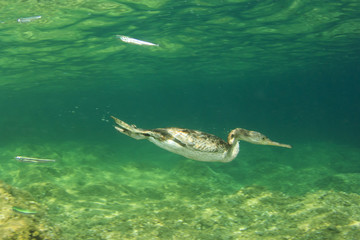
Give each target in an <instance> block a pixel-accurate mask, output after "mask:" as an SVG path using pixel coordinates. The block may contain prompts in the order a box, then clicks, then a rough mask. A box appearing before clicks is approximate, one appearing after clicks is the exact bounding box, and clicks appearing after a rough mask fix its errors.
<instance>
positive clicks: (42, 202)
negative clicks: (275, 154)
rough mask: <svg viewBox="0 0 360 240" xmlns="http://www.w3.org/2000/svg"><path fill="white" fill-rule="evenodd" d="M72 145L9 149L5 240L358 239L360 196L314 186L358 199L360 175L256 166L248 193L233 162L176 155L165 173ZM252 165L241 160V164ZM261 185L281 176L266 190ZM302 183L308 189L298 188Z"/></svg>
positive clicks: (5, 153) (155, 164)
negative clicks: (22, 158)
mask: <svg viewBox="0 0 360 240" xmlns="http://www.w3.org/2000/svg"><path fill="white" fill-rule="evenodd" d="M69 146H74V145H73V144H64V145H60V144H58V145H56V146H55V145H44V144H42V145H41V146H32V147H29V146H28V147H29V148H24V149H19V148H13V149H11V147H8V148H7V149H2V156H1V157H2V159H8V160H7V161H6V163H5V164H4V165H3V168H2V170H1V171H2V172H1V176H2V178H3V179H4V180H5V181H6V182H8V183H11V184H12V185H13V187H11V186H9V185H7V184H4V183H3V184H2V185H1V186H2V187H1V190H2V194H1V196H0V198H1V199H0V203H1V206H0V207H1V209H3V213H2V214H3V218H2V220H1V221H4V222H5V221H6V225H3V224H0V225H1V226H2V230H3V231H5V232H6V234H7V235H4V236H6V238H4V239H259V238H261V239H357V238H360V207H359V206H360V196H359V194H357V193H355V192H353V193H351V191H350V192H347V193H346V192H339V191H332V190H321V189H320V188H318V189H317V190H316V189H313V188H311V187H312V186H314V185H315V184H319V183H321V182H323V184H322V185H321V184H320V187H324V189H329V187H331V186H332V187H334V186H335V189H336V188H337V189H338V190H340V189H341V188H342V187H344V186H353V188H347V189H349V190H356V192H357V191H359V189H356V186H357V184H356V182H351V181H355V180H356V178H358V175H357V174H349V175H347V174H338V173H336V174H334V173H333V171H332V170H329V169H328V170H326V169H323V170H322V173H320V176H319V178H313V179H312V180H310V179H311V178H310V176H311V175H312V176H314V171H316V170H315V169H313V171H311V168H306V170H302V171H298V172H296V171H294V170H292V171H291V167H290V166H285V165H282V164H279V165H275V164H273V165H267V166H264V168H262V169H261V168H260V167H259V165H255V166H254V167H251V166H248V167H247V169H245V170H246V172H248V173H251V172H253V173H254V172H256V171H257V170H258V175H256V174H253V175H252V179H251V181H252V182H253V184H250V181H247V183H246V184H250V185H252V186H245V185H244V183H243V182H242V181H240V180H239V179H238V180H237V179H236V178H235V175H236V174H235V172H234V169H232V171H230V166H231V165H223V164H206V163H202V162H195V161H191V160H186V159H182V158H180V159H176V158H174V159H173V160H174V164H173V165H172V166H167V167H165V166H166V165H164V163H161V159H156V158H155V159H146V160H145V159H144V160H139V159H138V160H136V159H135V160H128V161H125V160H120V159H111V158H112V157H115V158H116V155H114V154H113V153H111V152H109V149H108V147H105V146H104V147H101V146H97V147H96V148H94V149H93V151H91V152H87V151H88V150H89V146H86V144H83V145H79V144H78V145H77V147H76V148H74V147H73V148H69ZM29 149H33V151H34V152H33V155H35V156H37V155H41V156H42V155H44V154H46V157H52V158H57V159H59V161H57V162H54V163H24V162H18V161H16V160H15V159H12V158H10V157H9V156H10V155H13V154H14V153H15V152H19V151H21V152H25V153H26V154H29V152H27V151H30V150H29ZM51 152H52V154H50V153H51ZM56 152H63V153H64V154H59V153H56ZM169 156H170V158H171V156H173V155H169ZM109 158H110V159H109ZM159 161H160V163H159ZM249 161H251V159H237V163H235V164H241V163H243V164H249ZM110 163H111V164H110ZM256 169H257V170H256ZM245 170H244V171H245ZM286 170H287V171H288V174H285V172H286ZM240 172H241V171H240ZM240 172H238V174H240ZM280 172H283V174H282V175H283V176H281V177H280V175H279V174H280ZM247 177H249V176H247ZM321 177H323V178H322V180H319V179H321ZM264 178H265V179H268V180H269V179H270V180H271V179H272V178H280V179H279V181H278V182H276V181H272V180H271V181H272V183H271V181H270V183H269V184H268V185H267V186H266V184H265V180H264ZM300 178H302V179H303V180H304V182H303V183H296V182H297V181H298V180H299V179H300ZM354 179H355V180H354ZM280 180H281V181H282V183H281V182H280ZM305 181H308V182H307V183H306V182H305ZM311 181H313V182H311ZM346 181H348V182H347V183H346ZM325 182H326V183H325ZM255 183H257V185H254V184H255ZM341 183H343V184H341ZM296 184H300V185H301V184H303V185H302V186H301V187H300V188H298V189H302V192H301V193H300V194H294V192H293V191H288V192H286V191H284V192H280V191H279V190H276V185H277V188H278V189H282V188H283V189H287V188H288V187H285V188H284V186H289V185H293V186H294V188H297V187H299V186H296ZM14 186H16V187H14ZM304 188H306V190H305V189H304ZM13 207H18V208H20V209H23V210H24V211H25V210H26V211H29V212H31V213H33V214H26V212H21V211H17V212H15V211H13ZM19 221H21V224H19ZM15 228H16V229H15ZM14 229H15V230H16V231H15V230H14ZM34 234H36V236H35V235H34ZM20 236H21V237H20Z"/></svg>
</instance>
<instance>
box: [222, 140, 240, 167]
mask: <svg viewBox="0 0 360 240" xmlns="http://www.w3.org/2000/svg"><path fill="white" fill-rule="evenodd" d="M239 151H240V144H239V141H235V142H234V143H233V144H232V145H230V148H229V150H228V151H227V153H226V157H225V159H224V161H223V162H231V161H232V160H234V158H236V156H237V155H238V153H239Z"/></svg>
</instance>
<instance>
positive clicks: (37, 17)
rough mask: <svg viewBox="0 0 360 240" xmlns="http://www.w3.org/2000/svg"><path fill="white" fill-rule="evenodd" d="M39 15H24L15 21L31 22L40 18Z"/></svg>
mask: <svg viewBox="0 0 360 240" xmlns="http://www.w3.org/2000/svg"><path fill="white" fill-rule="evenodd" d="M40 18H41V16H33V17H24V18H19V19H18V20H17V21H18V22H19V23H26V22H31V21H34V20H37V19H40Z"/></svg>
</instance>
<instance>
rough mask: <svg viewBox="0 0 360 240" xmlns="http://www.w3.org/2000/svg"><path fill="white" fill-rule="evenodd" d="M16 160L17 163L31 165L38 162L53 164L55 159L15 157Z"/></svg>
mask: <svg viewBox="0 0 360 240" xmlns="http://www.w3.org/2000/svg"><path fill="white" fill-rule="evenodd" d="M15 159H16V160H18V161H19V162H31V163H39V162H55V161H56V160H55V159H46V158H33V157H24V156H16V157H15Z"/></svg>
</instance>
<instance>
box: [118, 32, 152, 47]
mask: <svg viewBox="0 0 360 240" xmlns="http://www.w3.org/2000/svg"><path fill="white" fill-rule="evenodd" d="M116 38H119V39H120V40H121V41H123V42H126V43H131V44H135V45H146V46H157V47H158V46H159V44H155V43H151V42H145V41H142V40H139V39H135V38H131V37H127V36H124V35H116Z"/></svg>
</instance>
